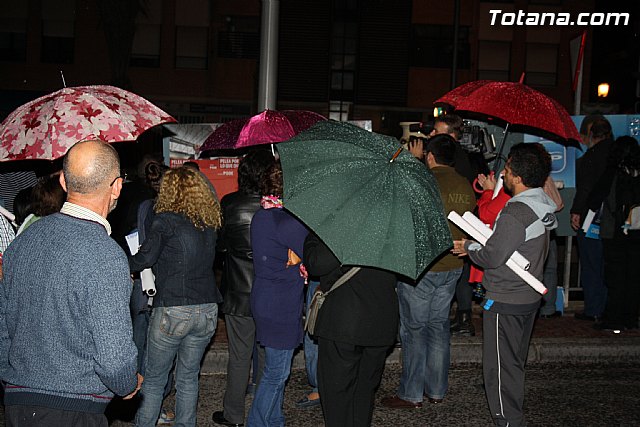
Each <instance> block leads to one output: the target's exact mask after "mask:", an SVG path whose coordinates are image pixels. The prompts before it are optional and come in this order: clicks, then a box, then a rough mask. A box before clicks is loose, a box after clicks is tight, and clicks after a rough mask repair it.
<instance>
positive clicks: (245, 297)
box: [217, 191, 260, 316]
mask: <svg viewBox="0 0 640 427" xmlns="http://www.w3.org/2000/svg"><path fill="white" fill-rule="evenodd" d="M220 204H221V207H222V218H223V224H222V229H221V230H220V234H219V235H218V243H217V249H218V251H219V252H222V253H224V267H223V269H222V288H223V289H225V295H224V304H223V305H222V312H223V313H225V314H231V315H235V316H251V306H250V303H249V296H250V295H251V286H252V285H253V252H252V250H251V233H250V226H251V219H252V218H253V215H254V214H255V213H256V212H257V211H258V209H260V196H259V195H257V194H245V193H242V192H239V191H236V192H235V193H231V194H227V195H226V196H224V197H223V198H222V201H221V202H220Z"/></svg>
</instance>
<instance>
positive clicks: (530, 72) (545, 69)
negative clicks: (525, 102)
mask: <svg viewBox="0 0 640 427" xmlns="http://www.w3.org/2000/svg"><path fill="white" fill-rule="evenodd" d="M525 71H526V74H525V83H526V84H528V85H529V86H556V85H557V80H558V45H557V44H547V43H527V60H526V65H525Z"/></svg>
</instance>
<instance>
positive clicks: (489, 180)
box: [478, 173, 497, 191]
mask: <svg viewBox="0 0 640 427" xmlns="http://www.w3.org/2000/svg"><path fill="white" fill-rule="evenodd" d="M496 182H497V181H496V176H495V175H494V174H493V173H491V174H489V175H488V176H487V175H485V174H483V173H479V174H478V184H479V185H480V187H482V189H483V190H485V191H487V190H493V189H494V188H496Z"/></svg>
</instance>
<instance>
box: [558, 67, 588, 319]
mask: <svg viewBox="0 0 640 427" xmlns="http://www.w3.org/2000/svg"><path fill="white" fill-rule="evenodd" d="M579 66H580V71H579V72H578V84H577V85H576V93H575V97H574V101H573V114H575V115H576V116H579V115H580V112H581V111H580V103H581V102H582V99H581V98H582V71H583V70H584V61H580V65H579ZM572 250H573V236H567V240H566V243H565V251H564V272H563V274H562V286H563V287H564V308H567V307H569V288H570V287H571V252H572ZM578 272H580V260H578ZM578 285H580V276H579V275H578Z"/></svg>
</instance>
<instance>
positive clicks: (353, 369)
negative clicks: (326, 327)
mask: <svg viewBox="0 0 640 427" xmlns="http://www.w3.org/2000/svg"><path fill="white" fill-rule="evenodd" d="M389 348H390V346H383V347H365V346H357V345H353V344H347V343H341V342H336V341H332V340H328V339H325V338H318V390H319V392H320V399H321V402H322V410H323V412H324V421H325V426H326V427H366V426H370V425H371V416H372V414H373V407H374V398H375V392H376V388H377V387H378V385H379V384H380V379H381V378H382V372H383V371H384V364H385V359H386V357H387V351H388V350H389Z"/></svg>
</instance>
